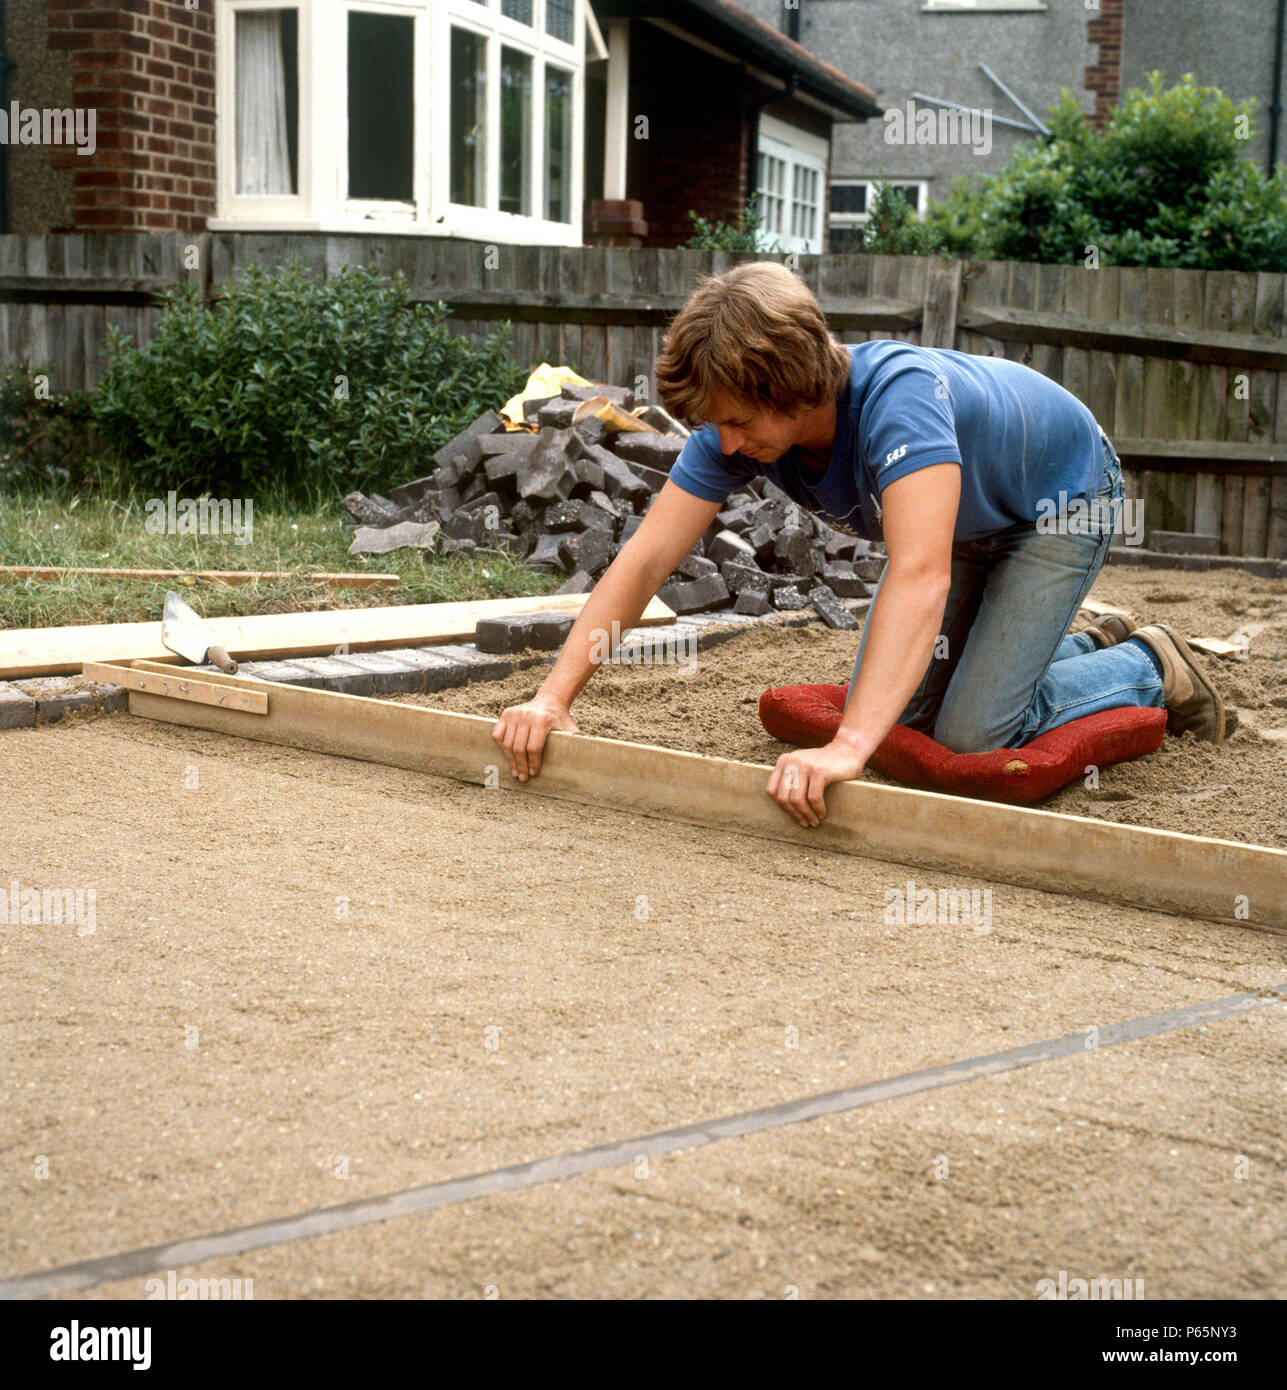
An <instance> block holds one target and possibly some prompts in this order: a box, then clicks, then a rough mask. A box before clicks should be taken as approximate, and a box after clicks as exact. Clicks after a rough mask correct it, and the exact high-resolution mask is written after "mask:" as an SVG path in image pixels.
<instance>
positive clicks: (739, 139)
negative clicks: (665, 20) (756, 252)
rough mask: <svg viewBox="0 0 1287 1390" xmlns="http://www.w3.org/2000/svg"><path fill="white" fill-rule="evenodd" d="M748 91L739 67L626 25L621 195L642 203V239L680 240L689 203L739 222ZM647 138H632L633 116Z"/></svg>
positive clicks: (651, 29) (688, 228) (688, 223)
mask: <svg viewBox="0 0 1287 1390" xmlns="http://www.w3.org/2000/svg"><path fill="white" fill-rule="evenodd" d="M752 95H753V91H752V89H751V84H749V83H748V81H747V79H746V77H745V75H744V73H743V72H742V70H741V68H739V67H737V66H735V65H734V64H732V63H721V62H719V60H718V59H714V58H712V57H711V55H710V54H708V53H704V52H703V51H702V50H701V49H698V48H694V47H693V45H692V44H688V43H684V42H682V41H681V40H679V39H676V38H674V37H672V36H671V35H669V34H666V33H664V32H663V31H662V30H660V29H658V28H656V27H655V26H654V25H651V24H634V25H632V26H631V32H630V108H629V117H630V123H631V133H630V146H629V155H628V162H627V165H626V190H627V197H630V198H637V199H638V200H639V201H640V202H641V203H642V204H643V215H644V219H645V221H646V222H647V223H648V236H647V239H646V242H645V244H646V245H648V246H682V245H684V243H685V242H687V241H688V239H689V237H691V236H692V234H693V223H692V219H691V218H690V217H689V216H688V210H689V208H692V209H693V210H694V211H695V212H697V213H698V214H699V215H700V216H702V217H705V218H707V219H709V220H710V221H724V222H734V223H739V224H740V222H741V217H742V206H743V203H744V202H745V200H746V159H747V153H746V129H745V112H746V109H747V103H748V102H749V101H750V99H751V97H752ZM639 116H646V117H647V118H648V138H647V139H646V140H638V139H635V138H634V123H635V120H636V118H637V117H639Z"/></svg>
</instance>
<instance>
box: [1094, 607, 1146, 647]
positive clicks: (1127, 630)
mask: <svg viewBox="0 0 1287 1390" xmlns="http://www.w3.org/2000/svg"><path fill="white" fill-rule="evenodd" d="M1082 631H1083V632H1084V633H1085V634H1086V636H1087V637H1089V638H1090V639H1091V640H1092V641H1093V642H1094V643H1095V645H1096V646H1097V647H1100V648H1103V647H1115V646H1116V645H1117V644H1118V643H1119V642H1125V641H1126V639H1127V638H1128V637H1129V636H1130V635H1131V634H1132V633H1133V632H1134V631H1135V619H1134V618H1132V617H1131V616H1130V614H1128V613H1101V614H1100V615H1099V617H1097V618H1096V619H1095V620H1094V621H1093V622H1092V623H1091V624H1090V625H1089V626H1088V627H1084V628H1082Z"/></svg>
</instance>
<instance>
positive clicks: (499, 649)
mask: <svg viewBox="0 0 1287 1390" xmlns="http://www.w3.org/2000/svg"><path fill="white" fill-rule="evenodd" d="M574 622H576V615H575V614H573V613H550V612H540V613H504V614H501V615H500V616H499V617H495V618H480V619H479V621H478V622H477V624H476V625H475V627H474V645H475V646H476V647H477V648H478V650H479V651H480V652H487V653H488V654H493V653H494V654H502V653H508V652H518V651H523V650H525V649H526V648H528V647H533V648H536V649H537V650H539V651H555V650H557V649H558V648H559V647H561V646H562V645H563V643H564V642H565V641H566V640H567V635H568V633H569V632H571V630H572V624H573V623H574Z"/></svg>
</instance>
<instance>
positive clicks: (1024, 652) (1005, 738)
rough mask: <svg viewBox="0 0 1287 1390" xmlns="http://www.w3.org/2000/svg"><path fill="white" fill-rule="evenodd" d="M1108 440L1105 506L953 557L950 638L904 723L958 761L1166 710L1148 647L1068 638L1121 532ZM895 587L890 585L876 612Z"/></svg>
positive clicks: (945, 628) (1074, 507) (1117, 473)
mask: <svg viewBox="0 0 1287 1390" xmlns="http://www.w3.org/2000/svg"><path fill="white" fill-rule="evenodd" d="M1101 439H1102V442H1103V451H1104V473H1103V478H1102V481H1101V483H1100V486H1099V490H1098V494H1097V497H1096V500H1095V503H1094V504H1090V505H1088V504H1087V503H1086V502H1085V501H1084V500H1083V501H1082V502H1080V503H1078V502H1076V501H1074V502H1073V503H1072V504H1071V505H1070V506H1069V507H1068V508H1067V509H1066V510H1065V511H1063V512H1060V513H1059V514H1058V515H1051V516H1050V517H1049V518H1048V519H1046V518H1043V521H1042V522H1039V523H1035V524H1034V523H1030V522H1025V523H1023V524H1022V525H1019V526H1012V527H1010V528H1009V529H1007V530H1005V531H999V532H996V533H995V534H993V535H990V536H983V537H981V538H979V539H977V540H972V541H958V542H956V543H955V544H954V545H953V546H952V585H951V590H950V591H949V593H948V596H947V603H946V605H945V607H944V611H943V625H942V635H941V637H940V638H939V643H938V647H937V649H936V654H935V656H934V657H933V658H931V660H930V663H929V668H928V669H927V670H926V672H925V677H924V679H923V680H922V681H921V683H920V685H919V687H918V688H917V690H916V692H915V694H914V695H913V696H912V698H911V699H910V700H909V701H908V703H907V707H906V708H905V709H904V710H903V712H902V714H901V715H899V717H898V722H899V723H900V724H907V725H910V726H911V727H912V728H914V729H919V730H920V731H921V732H922V733H925V734H929V735H930V736H931V737H932V738H934V739H935V740H936V741H937V742H939V743H941V744H943V745H944V746H945V747H947V748H950V749H952V750H953V751H954V752H957V753H977V752H984V751H986V750H988V749H992V748H1015V747H1020V746H1022V745H1023V744H1025V743H1027V742H1028V741H1029V740H1030V739H1033V738H1036V736H1037V735H1038V734H1043V733H1045V732H1046V730H1047V729H1054V728H1057V727H1058V726H1059V725H1060V724H1066V723H1068V722H1069V720H1072V719H1080V718H1082V716H1083V715H1087V714H1094V713H1096V712H1097V711H1099V710H1103V709H1117V708H1119V707H1120V706H1122V705H1152V706H1160V705H1161V704H1162V703H1163V700H1162V677H1161V667H1160V665H1159V663H1158V661H1157V659H1156V658H1155V657H1154V656H1153V654H1152V652H1151V651H1150V650H1149V648H1148V647H1147V646H1146V645H1145V644H1144V643H1143V642H1140V641H1137V640H1135V639H1132V640H1129V641H1126V642H1122V643H1119V644H1118V645H1116V646H1112V647H1106V648H1100V647H1098V646H1096V644H1095V642H1094V640H1093V639H1092V638H1090V637H1086V636H1084V635H1082V634H1078V635H1076V636H1070V635H1068V626H1069V624H1070V623H1071V622H1072V620H1073V618H1074V617H1075V616H1076V614H1077V610H1078V609H1079V608H1080V607H1081V602H1082V600H1083V599H1084V598H1085V597H1086V595H1087V593H1089V591H1090V588H1091V585H1092V584H1093V583H1094V582H1095V577H1096V575H1097V574H1098V573H1099V571H1100V567H1101V566H1102V565H1103V563H1104V559H1105V557H1106V556H1107V554H1108V547H1109V544H1110V543H1111V541H1112V538H1113V532H1114V526H1115V524H1118V525H1120V523H1119V522H1118V520H1117V519H1118V518H1119V516H1120V513H1121V506H1122V471H1121V464H1120V462H1119V460H1118V458H1117V453H1116V450H1114V448H1113V446H1112V444H1111V443H1110V441H1109V440H1108V437H1107V436H1106V435H1101ZM1054 502H1055V499H1052V503H1054ZM1052 512H1053V506H1052ZM888 572H889V571H888V566H886V570H885V574H888ZM884 582H885V575H882V576H881V580H880V583H879V584H878V585H877V586H876V592H875V595H874V596H873V600H872V608H873V609H874V608H875V606H876V604H878V603H879V602H880V591H881V588H882V587H883V585H884ZM869 628H870V623H868V624H866V625H864V628H863V634H862V640H861V642H860V643H859V645H858V656H857V659H856V660H855V662H854V670H853V676H852V677H851V679H850V682H849V694H850V695H851V696H852V694H853V689H854V683H855V682H856V681H857V679H858V672H859V670H860V669H861V667H862V658H863V651H864V649H865V648H866V645H867V632H868V630H869Z"/></svg>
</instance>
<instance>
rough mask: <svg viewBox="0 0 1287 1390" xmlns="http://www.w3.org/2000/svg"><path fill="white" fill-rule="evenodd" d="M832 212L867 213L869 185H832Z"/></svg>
mask: <svg viewBox="0 0 1287 1390" xmlns="http://www.w3.org/2000/svg"><path fill="white" fill-rule="evenodd" d="M831 211H832V212H866V211H867V185H866V184H865V183H833V184H832V185H831Z"/></svg>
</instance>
